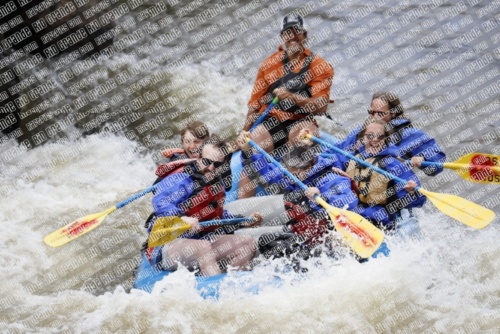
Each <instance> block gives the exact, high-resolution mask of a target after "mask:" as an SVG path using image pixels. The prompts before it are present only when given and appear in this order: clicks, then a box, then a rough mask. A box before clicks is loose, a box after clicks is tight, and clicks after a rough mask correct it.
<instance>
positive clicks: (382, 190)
mask: <svg viewBox="0 0 500 334" xmlns="http://www.w3.org/2000/svg"><path fill="white" fill-rule="evenodd" d="M358 157H359V155H358ZM383 158H385V156H375V157H371V158H367V159H365V161H366V162H368V163H369V164H372V165H374V166H376V167H379V168H382V169H384V166H382V164H381V160H382V159H383ZM346 173H347V174H348V175H349V176H350V177H351V178H352V179H353V180H354V182H356V185H357V188H358V190H359V191H358V198H359V201H360V202H362V203H364V204H368V205H370V206H373V205H377V204H379V205H385V204H387V200H388V198H389V197H390V196H391V195H393V194H390V193H388V185H389V180H388V179H387V178H386V177H385V176H384V175H382V174H380V173H378V172H376V171H374V170H373V169H371V168H368V167H365V166H362V165H360V164H358V163H357V162H356V161H354V160H351V161H349V165H348V166H347V169H346Z"/></svg>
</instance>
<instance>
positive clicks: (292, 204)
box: [283, 195, 328, 246]
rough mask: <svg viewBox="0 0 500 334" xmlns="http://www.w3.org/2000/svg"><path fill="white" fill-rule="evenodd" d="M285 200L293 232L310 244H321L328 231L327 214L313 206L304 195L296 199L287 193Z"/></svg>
mask: <svg viewBox="0 0 500 334" xmlns="http://www.w3.org/2000/svg"><path fill="white" fill-rule="evenodd" d="M283 200H284V205H285V210H286V212H287V214H288V218H289V221H288V224H289V227H290V229H291V230H292V232H293V233H295V234H297V235H299V236H300V237H301V239H302V240H303V242H304V243H305V244H306V245H308V246H316V245H318V244H320V243H321V237H322V236H323V235H324V234H325V233H326V232H327V231H328V227H327V226H328V219H327V216H326V214H325V213H324V212H321V211H318V210H315V209H313V208H311V207H310V206H309V200H308V199H305V200H304V196H300V198H297V199H295V198H293V197H290V196H286V195H285V196H284V197H283ZM301 200H302V201H301Z"/></svg>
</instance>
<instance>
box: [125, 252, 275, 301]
mask: <svg viewBox="0 0 500 334" xmlns="http://www.w3.org/2000/svg"><path fill="white" fill-rule="evenodd" d="M171 273H173V271H168V270H161V269H158V268H155V267H153V266H151V264H150V263H149V261H148V260H147V258H146V256H145V254H144V253H143V254H142V257H141V263H140V264H139V267H138V268H137V269H136V272H135V278H134V285H133V288H134V289H140V290H144V291H146V292H149V293H151V291H152V290H153V287H154V285H155V284H156V283H157V282H159V281H161V280H162V279H163V278H164V277H167V276H168V275H170V274H171ZM231 276H240V277H242V278H243V277H245V276H247V277H248V276H253V273H252V272H250V271H239V272H233V273H231ZM227 278H228V274H227V273H223V274H220V275H215V276H210V277H196V289H197V290H198V292H199V294H200V296H202V297H203V298H205V299H219V296H220V291H221V290H220V289H221V284H222V283H223V282H224V281H225V280H226V279H227ZM236 285H237V286H236V288H237V289H238V290H240V291H244V292H245V293H248V294H258V293H259V289H260V286H261V285H262V283H261V284H258V283H255V284H250V285H248V284H241V285H239V284H236ZM264 285H265V286H276V287H278V286H280V285H281V279H280V278H279V277H277V276H272V277H270V279H269V280H267V281H266V282H265V283H264ZM232 288H234V286H232Z"/></svg>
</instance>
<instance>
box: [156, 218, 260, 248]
mask: <svg viewBox="0 0 500 334" xmlns="http://www.w3.org/2000/svg"><path fill="white" fill-rule="evenodd" d="M253 221H254V219H253V218H232V219H215V220H208V221H205V222H201V223H200V227H207V226H214V225H215V226H218V225H229V224H241V223H249V222H253ZM190 229H191V225H189V224H188V223H186V222H185V221H184V220H182V219H181V218H179V217H161V218H158V219H156V221H155V224H154V225H153V228H152V229H151V233H150V234H149V237H148V247H158V246H161V245H164V244H168V243H169V242H172V241H173V240H175V239H176V238H177V237H178V236H180V235H181V234H183V233H184V232H187V231H189V230H190Z"/></svg>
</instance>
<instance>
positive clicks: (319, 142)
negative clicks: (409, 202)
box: [307, 135, 420, 190]
mask: <svg viewBox="0 0 500 334" xmlns="http://www.w3.org/2000/svg"><path fill="white" fill-rule="evenodd" d="M307 137H308V138H309V139H311V140H312V141H313V142H315V143H317V144H320V145H324V146H326V147H329V148H331V149H332V150H334V151H335V152H338V153H340V154H342V155H345V156H346V157H348V158H349V159H352V160H354V161H356V162H357V163H359V164H361V165H363V166H365V167H368V168H371V169H373V170H374V171H376V172H378V173H380V174H382V175H384V176H386V177H387V178H389V179H392V180H395V181H398V182H400V183H404V184H406V183H408V181H406V180H404V179H402V178H400V177H397V176H396V175H392V174H391V173H389V172H386V171H385V170H383V169H381V168H378V167H377V166H374V165H372V164H370V163H368V162H366V161H364V160H362V159H359V158H358V157H356V156H354V155H352V154H350V153H348V152H346V151H344V150H341V149H340V148H338V147H335V146H333V145H330V144H329V143H327V142H325V141H323V140H321V139H319V138H317V137H314V136H311V135H308V136H307ZM419 189H420V187H416V188H415V190H419Z"/></svg>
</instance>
